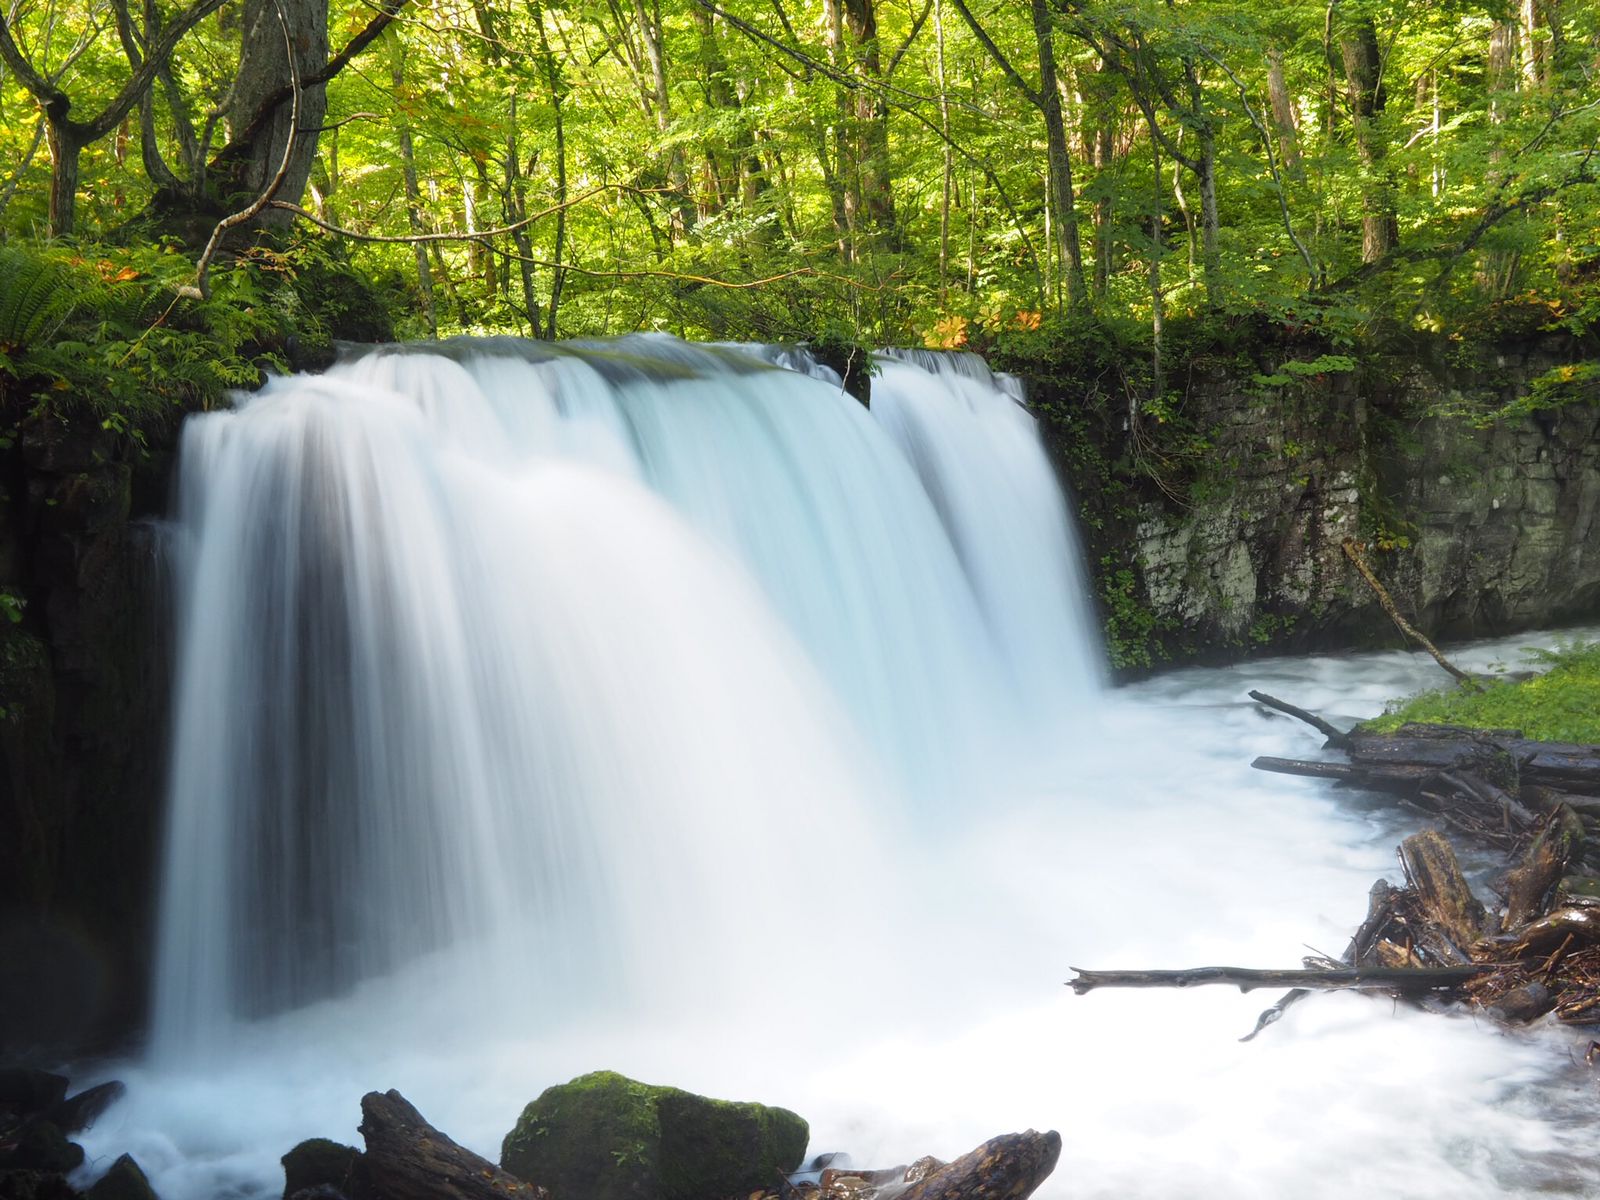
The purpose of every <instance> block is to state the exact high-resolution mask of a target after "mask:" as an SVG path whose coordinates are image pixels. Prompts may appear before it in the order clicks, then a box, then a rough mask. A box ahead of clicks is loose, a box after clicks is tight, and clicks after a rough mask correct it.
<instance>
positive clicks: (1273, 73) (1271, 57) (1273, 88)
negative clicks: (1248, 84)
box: [1267, 46, 1305, 180]
mask: <svg viewBox="0 0 1600 1200" xmlns="http://www.w3.org/2000/svg"><path fill="white" fill-rule="evenodd" d="M1267 96H1268V98H1269V99H1270V100H1271V101H1272V124H1273V128H1274V130H1275V131H1276V133H1277V135H1278V160H1279V161H1280V162H1281V163H1283V170H1284V173H1285V174H1286V175H1288V176H1289V178H1291V179H1294V180H1300V179H1303V178H1304V177H1305V171H1304V169H1303V168H1302V167H1301V165H1300V139H1299V136H1298V133H1297V132H1296V128H1295V119H1294V103H1293V101H1292V100H1291V99H1290V98H1289V85H1288V83H1287V82H1285V80H1284V77H1283V49H1282V47H1280V46H1273V47H1271V48H1270V49H1268V51H1267Z"/></svg>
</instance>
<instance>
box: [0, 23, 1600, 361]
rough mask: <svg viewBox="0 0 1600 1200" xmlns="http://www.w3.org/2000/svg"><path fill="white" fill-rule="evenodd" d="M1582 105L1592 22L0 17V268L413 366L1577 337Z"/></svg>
mask: <svg viewBox="0 0 1600 1200" xmlns="http://www.w3.org/2000/svg"><path fill="white" fill-rule="evenodd" d="M288 48H292V53H286V49H288ZM1597 74H1600V15H1597V9H1596V6H1595V5H1594V4H1593V3H1592V2H1590V0H1519V2H1518V3H1509V2H1507V3H1493V2H1487V3H1486V2H1480V0H1442V2H1436V0H1400V2H1394V3H1391V2H1389V0H1383V2H1378V0H1317V2H1315V3H1310V2H1302V0H1279V2H1276V3H1264V2H1262V0H1026V2H1024V0H380V3H377V4H374V3H373V2H371V0H333V3H332V4H331V6H330V5H329V4H328V3H327V0H228V2H226V3H225V2H224V0H188V2H187V3H183V2H181V0H7V3H6V4H5V5H4V6H3V8H0V236H3V237H4V238H5V239H6V241H7V242H9V243H11V244H13V245H28V246H38V245H40V244H48V245H49V246H52V247H56V248H58V249H60V250H61V251H63V252H65V253H68V254H75V255H78V256H79V257H81V258H83V259H85V260H89V261H94V260H97V259H99V258H101V257H102V256H103V255H105V254H106V253H108V252H106V251H104V250H103V249H100V248H97V247H100V246H103V245H104V244H107V243H114V244H117V245H119V246H124V247H134V248H137V249H138V251H139V252H140V253H145V254H147V255H154V254H162V253H164V254H165V261H168V262H176V263H177V264H178V265H177V266H171V267H168V268H166V277H167V278H168V282H169V283H170V284H172V285H173V286H175V287H177V288H178V290H179V292H180V293H185V289H186V288H187V293H190V294H192V293H193V292H194V290H195V289H196V288H198V290H200V291H204V292H206V293H207V295H208V297H209V292H210V285H211V284H213V283H215V282H216V281H217V280H219V279H222V278H224V277H226V276H227V275H228V274H229V273H233V272H238V271H240V270H245V269H249V270H254V271H257V272H260V271H263V270H265V271H273V270H276V271H280V272H283V271H288V272H292V271H295V270H297V269H300V266H299V264H303V263H304V262H306V261H307V259H308V256H313V255H327V254H335V255H337V256H338V257H340V258H341V260H342V259H345V258H347V259H348V260H349V261H350V262H351V263H353V264H354V265H355V266H357V267H358V268H359V269H360V270H361V271H362V272H364V273H365V274H366V275H368V276H369V277H371V278H374V279H377V280H378V281H380V283H381V285H382V288H383V289H384V291H385V293H386V294H387V295H388V296H389V297H390V298H391V299H392V300H393V301H394V304H393V307H394V309H395V311H396V313H397V314H398V332H399V333H400V334H401V335H402V336H429V335H438V334H445V333H451V332H461V331H474V332H483V331H496V332H517V333H523V334H533V335H537V336H544V337H554V336H558V335H560V336H584V335H599V334H608V333H620V332H626V331H630V330H635V329H665V330H669V331H671V332H675V333H680V334H683V335H686V336H692V337H711V338H767V339H786V338H796V337H814V338H815V337H826V336H830V335H835V336H848V337H851V338H858V337H859V338H867V339H878V340H881V341H899V342H905V341H915V342H924V343H926V344H929V345H942V346H957V345H963V344H980V343H982V341H983V340H984V339H985V338H989V337H993V336H994V334H995V333H996V331H999V330H1012V331H1023V332H1027V331H1030V330H1033V329H1037V328H1039V327H1040V326H1041V325H1044V326H1045V327H1046V328H1047V329H1048V328H1050V327H1052V323H1054V322H1057V321H1060V320H1063V319H1066V320H1071V319H1074V318H1079V317H1081V318H1085V319H1088V320H1097V321H1099V322H1102V323H1109V324H1111V325H1121V326H1127V327H1130V328H1137V329H1142V330H1143V331H1144V336H1145V337H1146V338H1148V337H1149V335H1150V334H1151V333H1152V332H1153V333H1154V334H1155V335H1156V338H1157V341H1158V342H1159V337H1160V332H1161V329H1162V327H1163V324H1164V323H1165V322H1168V321H1170V320H1172V319H1174V318H1176V317H1179V316H1187V315H1194V314H1219V313H1220V314H1241V313H1250V314H1256V315H1257V316H1264V318H1265V319H1266V320H1267V321H1268V322H1270V323H1271V324H1273V325H1275V326H1277V327H1279V328H1283V329H1288V330H1291V331H1292V330H1296V329H1301V328H1312V329H1318V330H1322V331H1324V332H1327V333H1329V334H1330V335H1331V336H1332V338H1333V341H1334V342H1335V344H1337V343H1338V342H1339V341H1340V340H1341V339H1342V340H1343V341H1345V342H1346V343H1349V342H1351V341H1353V340H1354V339H1356V338H1358V337H1360V336H1361V334H1362V332H1363V331H1365V330H1367V329H1368V328H1369V327H1370V326H1372V325H1373V324H1374V323H1378V322H1386V323H1389V324H1391V325H1394V326H1398V327H1401V328H1420V329H1432V330H1445V331H1450V330H1454V329H1457V328H1459V327H1461V326H1463V325H1464V324H1470V323H1471V322H1474V321H1480V320H1482V319H1483V314H1484V313H1486V312H1489V313H1500V314H1513V317H1514V319H1516V320H1520V321H1524V322H1532V323H1533V324H1534V325H1535V326H1538V325H1550V324H1559V323H1563V322H1565V323H1569V324H1571V325H1573V327H1574V328H1577V327H1579V326H1583V327H1587V326H1589V325H1592V323H1593V321H1594V319H1595V316H1596V314H1597V312H1600V186H1597V183H1600V160H1597V151H1600V142H1597V138H1600V78H1597ZM174 256H177V257H176V258H175V257H174ZM202 259H204V263H205V269H204V270H202V271H200V272H198V274H199V278H198V279H192V280H191V282H190V283H188V284H184V283H181V282H177V281H178V276H180V275H184V274H185V273H187V274H188V275H189V276H193V275H194V274H195V273H196V272H195V270H194V267H195V264H196V263H198V262H200V261H201V260H202ZM115 261H116V262H117V263H118V264H119V265H118V266H117V270H118V271H122V270H127V269H132V270H136V271H138V272H141V273H148V272H150V271H151V270H152V268H150V267H149V266H148V263H146V262H144V261H143V260H139V261H137V262H136V264H135V266H134V267H132V268H125V267H123V266H121V265H120V264H121V263H122V261H123V260H121V259H116V260H115ZM180 267H181V270H180V269H179V268H180ZM234 286H235V287H236V288H237V287H238V286H240V285H237V284H236V285H234ZM0 332H3V331H0ZM0 350H3V347H0ZM1158 378H1159V370H1158Z"/></svg>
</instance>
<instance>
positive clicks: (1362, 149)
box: [1339, 17, 1400, 263]
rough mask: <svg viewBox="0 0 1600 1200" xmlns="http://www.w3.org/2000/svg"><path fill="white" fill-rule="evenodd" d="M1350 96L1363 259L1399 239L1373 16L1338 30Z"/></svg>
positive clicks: (1378, 254) (1368, 259)
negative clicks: (1358, 163) (1359, 176)
mask: <svg viewBox="0 0 1600 1200" xmlns="http://www.w3.org/2000/svg"><path fill="white" fill-rule="evenodd" d="M1339 52H1340V56H1341V57H1342V59H1343V61H1344V73H1345V80H1346V83H1347V86H1348V95H1349V101H1350V123H1351V125H1352V127H1353V128H1354V131H1355V139H1356V153H1357V154H1358V156H1359V157H1360V159H1361V166H1362V174H1363V176H1364V179H1363V183H1362V189H1361V261H1362V262H1368V263H1370V262H1376V261H1378V259H1380V258H1382V257H1383V256H1384V255H1385V254H1387V253H1389V251H1391V250H1393V249H1394V247H1395V246H1396V245H1397V244H1398V243H1399V240H1400V230H1399V225H1398V222H1397V221H1396V219H1395V207H1394V188H1393V185H1392V184H1391V182H1390V180H1389V178H1388V175H1387V172H1386V166H1385V160H1386V158H1387V153H1388V145H1387V143H1386V141H1385V139H1384V135H1383V130H1382V128H1381V126H1380V122H1381V119H1382V117H1383V108H1384V90H1383V80H1382V78H1381V77H1380V72H1381V69H1382V62H1381V60H1380V58H1379V54H1378V34H1377V30H1376V29H1375V28H1374V27H1373V24H1372V20H1371V18H1370V17H1360V18H1356V19H1354V20H1352V21H1351V22H1350V23H1349V24H1348V25H1346V26H1345V27H1344V29H1342V30H1341V31H1340V34H1339Z"/></svg>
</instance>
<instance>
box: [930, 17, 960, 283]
mask: <svg viewBox="0 0 1600 1200" xmlns="http://www.w3.org/2000/svg"><path fill="white" fill-rule="evenodd" d="M933 38H934V62H935V65H936V67H937V68H938V72H939V132H940V133H941V134H942V135H943V140H944V167H943V173H942V178H941V184H942V187H941V191H940V198H939V303H940V304H944V303H945V302H946V300H947V298H948V296H949V288H950V200H951V193H952V191H953V183H954V179H955V175H954V167H955V162H954V154H955V151H954V150H953V149H952V148H951V146H950V94H949V91H948V90H947V84H946V78H945V69H944V5H943V4H942V3H941V0H933Z"/></svg>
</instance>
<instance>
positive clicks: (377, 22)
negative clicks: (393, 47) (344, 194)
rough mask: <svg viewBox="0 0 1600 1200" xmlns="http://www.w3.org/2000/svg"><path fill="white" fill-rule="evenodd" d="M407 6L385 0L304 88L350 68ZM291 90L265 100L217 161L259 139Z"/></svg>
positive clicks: (308, 78) (398, 0) (403, 2)
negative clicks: (359, 30) (352, 62)
mask: <svg viewBox="0 0 1600 1200" xmlns="http://www.w3.org/2000/svg"><path fill="white" fill-rule="evenodd" d="M406 3H407V0H383V3H382V4H381V5H379V7H378V11H377V13H376V14H374V15H373V18H372V20H370V21H368V22H367V23H366V25H365V26H363V27H362V29H361V32H359V33H357V34H356V35H355V36H354V37H353V38H351V39H350V41H349V42H347V43H346V44H345V47H344V49H343V50H341V51H339V53H337V54H335V55H334V56H333V57H332V58H330V59H329V60H328V61H327V63H326V64H324V65H323V66H321V67H319V68H318V69H317V70H315V71H313V72H311V74H309V75H307V76H306V77H305V78H304V79H303V80H301V83H300V86H301V89H302V90H305V89H309V88H314V87H320V86H321V85H323V84H325V83H328V82H330V81H331V80H332V79H333V78H334V77H335V76H336V75H338V74H339V72H341V71H343V70H344V69H345V68H346V67H347V66H349V65H350V63H351V61H352V60H353V59H354V58H355V57H356V55H358V54H360V53H361V52H362V51H363V50H365V49H366V48H367V47H368V46H370V45H371V44H372V42H373V41H374V39H376V38H377V36H378V35H379V34H380V33H382V32H383V31H384V30H385V29H387V28H388V27H389V25H390V24H391V23H392V22H393V21H394V19H395V18H396V17H398V16H399V15H400V10H401V9H403V8H404V7H405V6H406ZM292 90H293V89H292V87H282V88H279V89H278V90H277V91H276V92H273V93H272V95H270V96H268V97H267V98H266V99H265V100H263V101H262V102H261V106H260V107H259V108H257V109H256V113H255V116H253V117H251V118H250V121H249V123H248V124H246V125H245V127H244V129H243V130H242V131H240V132H239V133H236V134H234V136H233V137H232V139H230V140H229V142H228V144H227V145H226V146H224V147H223V148H222V149H221V150H219V151H217V159H218V161H222V160H225V159H228V158H231V157H233V156H234V155H235V154H238V153H240V152H241V151H242V149H243V148H244V147H246V146H249V145H250V144H251V143H253V142H254V141H255V139H256V138H257V137H258V136H260V134H261V130H262V127H263V126H265V125H266V123H267V122H268V121H270V120H271V119H272V114H273V113H274V112H276V111H277V110H278V107H279V106H280V105H281V104H283V103H284V102H285V101H286V100H289V99H291V92H292Z"/></svg>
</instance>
